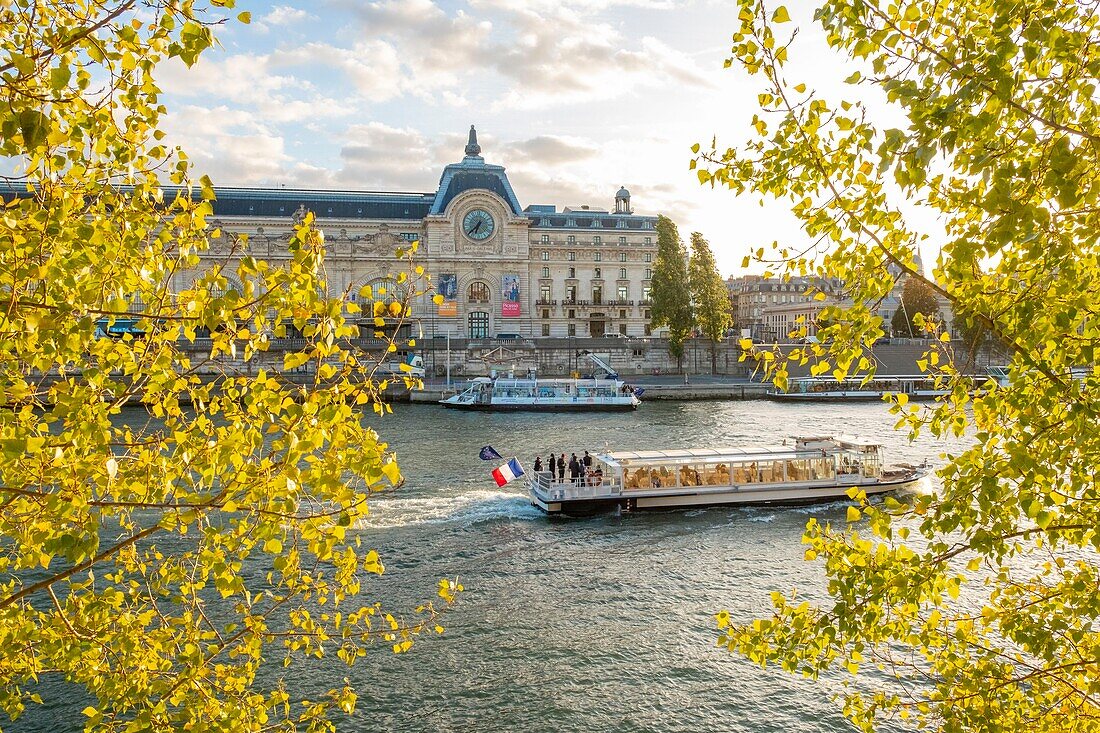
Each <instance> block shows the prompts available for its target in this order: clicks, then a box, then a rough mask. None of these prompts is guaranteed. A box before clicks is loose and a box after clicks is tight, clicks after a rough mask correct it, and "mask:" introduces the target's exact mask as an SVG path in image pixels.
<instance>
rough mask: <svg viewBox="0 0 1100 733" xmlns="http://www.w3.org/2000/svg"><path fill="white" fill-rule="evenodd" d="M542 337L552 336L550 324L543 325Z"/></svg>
mask: <svg viewBox="0 0 1100 733" xmlns="http://www.w3.org/2000/svg"><path fill="white" fill-rule="evenodd" d="M542 335H543V336H549V335H550V324H549V323H544V324H542Z"/></svg>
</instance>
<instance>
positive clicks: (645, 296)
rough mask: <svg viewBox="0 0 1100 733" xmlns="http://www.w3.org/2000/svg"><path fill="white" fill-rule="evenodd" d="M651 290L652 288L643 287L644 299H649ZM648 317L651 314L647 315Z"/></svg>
mask: <svg viewBox="0 0 1100 733" xmlns="http://www.w3.org/2000/svg"><path fill="white" fill-rule="evenodd" d="M651 291H652V289H651V288H642V300H649V299H650V297H649V294H650V292H651ZM646 318H649V316H646Z"/></svg>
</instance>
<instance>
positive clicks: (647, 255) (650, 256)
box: [645, 252, 653, 262]
mask: <svg viewBox="0 0 1100 733" xmlns="http://www.w3.org/2000/svg"><path fill="white" fill-rule="evenodd" d="M645 261H646V262H653V253H652V252H646V253H645Z"/></svg>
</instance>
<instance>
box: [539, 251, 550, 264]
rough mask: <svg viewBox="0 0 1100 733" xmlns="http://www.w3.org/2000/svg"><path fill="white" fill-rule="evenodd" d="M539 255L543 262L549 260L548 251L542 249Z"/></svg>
mask: <svg viewBox="0 0 1100 733" xmlns="http://www.w3.org/2000/svg"><path fill="white" fill-rule="evenodd" d="M539 256H540V257H542V261H543V262H548V261H549V260H550V253H549V252H547V251H546V250H543V251H542V254H540V255H539Z"/></svg>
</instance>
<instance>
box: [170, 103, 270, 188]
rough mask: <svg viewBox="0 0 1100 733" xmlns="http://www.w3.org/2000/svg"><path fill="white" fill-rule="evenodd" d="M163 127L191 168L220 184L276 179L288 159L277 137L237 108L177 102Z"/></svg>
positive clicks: (250, 182) (246, 183)
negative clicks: (177, 106)
mask: <svg viewBox="0 0 1100 733" xmlns="http://www.w3.org/2000/svg"><path fill="white" fill-rule="evenodd" d="M164 130H165V132H166V133H167V141H168V142H169V143H170V144H173V145H179V146H181V147H182V148H183V150H184V152H185V153H187V155H188V157H189V158H190V159H191V161H192V162H193V163H194V166H195V170H196V171H197V172H199V173H205V174H208V175H209V176H210V177H211V179H213V181H214V182H215V183H221V184H222V185H253V184H260V183H265V182H272V181H278V180H279V178H280V177H281V176H282V175H283V172H284V168H285V166H286V164H287V163H289V162H290V161H291V160H292V158H291V157H290V156H289V155H287V154H286V152H285V145H284V141H283V138H282V137H281V136H280V135H277V134H276V133H274V132H272V131H271V130H269V129H268V128H267V127H265V126H264V125H263V124H261V123H259V122H257V121H256V119H255V117H254V116H253V115H251V114H249V113H248V112H246V111H243V110H234V109H230V108H228V107H225V106H218V107H214V108H207V107H199V106H193V105H188V106H183V107H180V108H178V109H175V110H173V112H172V114H171V115H169V116H168V117H167V118H166V119H165V124H164Z"/></svg>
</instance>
